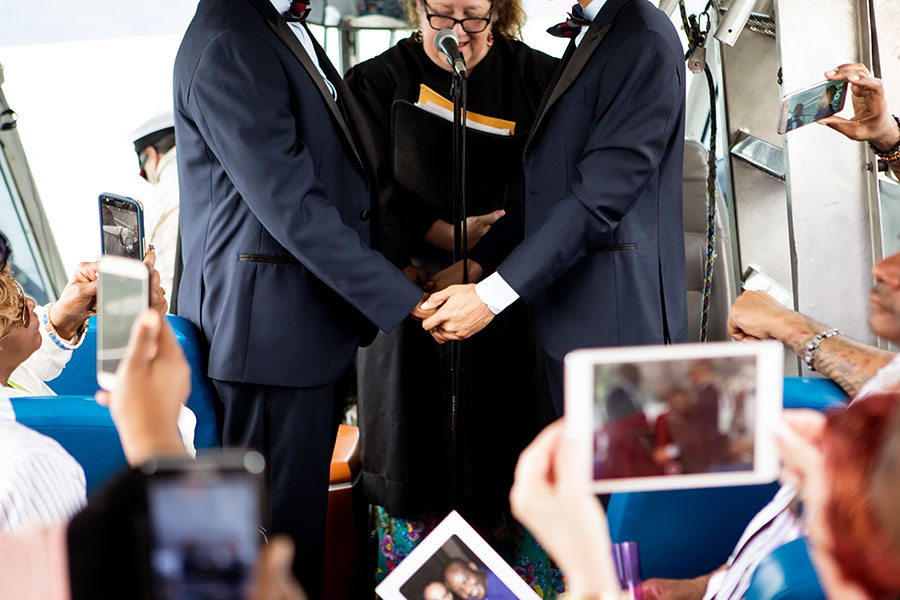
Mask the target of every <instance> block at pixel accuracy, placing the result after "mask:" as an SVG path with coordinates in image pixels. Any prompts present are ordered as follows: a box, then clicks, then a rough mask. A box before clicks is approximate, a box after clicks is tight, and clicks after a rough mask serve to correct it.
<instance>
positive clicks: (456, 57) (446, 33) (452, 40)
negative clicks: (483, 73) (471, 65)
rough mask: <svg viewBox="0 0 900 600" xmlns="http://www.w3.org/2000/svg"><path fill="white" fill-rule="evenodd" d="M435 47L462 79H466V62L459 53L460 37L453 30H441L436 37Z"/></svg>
mask: <svg viewBox="0 0 900 600" xmlns="http://www.w3.org/2000/svg"><path fill="white" fill-rule="evenodd" d="M434 47H435V48H437V51H438V52H442V53H443V54H444V56H446V57H447V62H449V63H450V67H451V68H452V69H453V72H454V73H456V74H457V75H458V76H459V77H460V79H465V78H466V60H465V59H464V58H463V56H462V54H460V52H459V36H457V35H456V32H455V31H453V30H452V29H441V30H440V31H438V32H437V35H435V36H434Z"/></svg>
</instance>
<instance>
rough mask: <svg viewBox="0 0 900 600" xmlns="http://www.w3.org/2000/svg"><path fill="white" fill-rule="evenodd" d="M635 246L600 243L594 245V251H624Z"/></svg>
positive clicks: (633, 248)
mask: <svg viewBox="0 0 900 600" xmlns="http://www.w3.org/2000/svg"><path fill="white" fill-rule="evenodd" d="M636 248H637V246H635V245H634V244H600V245H599V246H594V248H593V250H594V252H625V251H628V250H635V249H636Z"/></svg>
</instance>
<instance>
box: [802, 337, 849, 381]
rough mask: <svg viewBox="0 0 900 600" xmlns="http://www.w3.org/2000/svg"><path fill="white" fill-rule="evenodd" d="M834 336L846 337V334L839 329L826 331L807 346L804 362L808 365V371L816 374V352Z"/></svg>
mask: <svg viewBox="0 0 900 600" xmlns="http://www.w3.org/2000/svg"><path fill="white" fill-rule="evenodd" d="M833 335H844V332H843V331H840V330H839V329H826V330H825V331H823V332H822V333H820V334H818V335H816V337H814V338H813V339H812V341H811V342H810V343H809V344H807V346H806V354H804V355H803V362H805V363H806V368H807V369H809V370H810V371H813V372H815V370H816V368H815V367H814V366H813V362H815V358H816V350H818V349H819V344H821V343H822V342H824V341H825V340H827V339H828V338H830V337H831V336H833Z"/></svg>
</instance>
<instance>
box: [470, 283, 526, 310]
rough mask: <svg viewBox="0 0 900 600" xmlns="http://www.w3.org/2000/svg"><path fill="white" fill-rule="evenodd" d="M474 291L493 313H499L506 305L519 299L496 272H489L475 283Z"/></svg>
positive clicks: (514, 291)
mask: <svg viewBox="0 0 900 600" xmlns="http://www.w3.org/2000/svg"><path fill="white" fill-rule="evenodd" d="M475 293H476V294H478V298H480V299H481V301H482V302H484V303H485V304H487V307H488V308H489V309H491V312H492V313H494V314H495V315H498V314H500V313H501V312H503V310H504V309H505V308H506V307H507V306H509V305H510V304H512V303H513V302H515V301H516V300H518V299H519V294H517V293H516V290H514V289H512V288H511V287H509V284H508V283H506V281H505V280H504V279H503V278H502V277H501V276H500V273H497V272H494V273H491V274H490V275H489V276H488V277H487V278H485V279H484V280H483V281H480V282H478V283H477V284H475Z"/></svg>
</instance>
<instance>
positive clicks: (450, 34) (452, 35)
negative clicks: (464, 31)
mask: <svg viewBox="0 0 900 600" xmlns="http://www.w3.org/2000/svg"><path fill="white" fill-rule="evenodd" d="M448 38H449V39H451V40H453V42H454V43H455V44H456V45H457V46H459V36H458V35H456V32H455V31H453V30H452V29H441V30H440V31H438V32H437V34H436V35H435V36H434V47H435V48H437V50H438V52H443V51H444V48H443V46H444V40H446V39H448Z"/></svg>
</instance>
